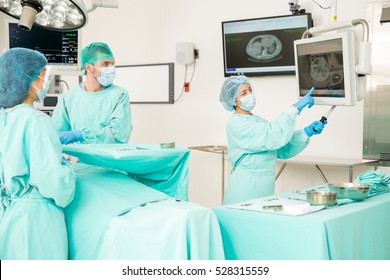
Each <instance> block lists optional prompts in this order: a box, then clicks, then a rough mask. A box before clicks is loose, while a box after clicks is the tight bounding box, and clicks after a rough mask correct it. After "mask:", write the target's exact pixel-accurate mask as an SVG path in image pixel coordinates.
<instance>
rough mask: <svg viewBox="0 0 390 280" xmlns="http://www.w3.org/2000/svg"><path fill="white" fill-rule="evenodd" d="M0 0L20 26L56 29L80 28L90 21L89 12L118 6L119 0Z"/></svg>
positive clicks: (5, 11) (2, 7)
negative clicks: (88, 4) (87, 3)
mask: <svg viewBox="0 0 390 280" xmlns="http://www.w3.org/2000/svg"><path fill="white" fill-rule="evenodd" d="M90 2H91V4H90V7H89V8H88V9H87V8H86V7H85V4H84V1H82V0H0V11H2V12H4V13H6V14H7V15H9V16H11V17H13V18H16V19H19V23H18V26H19V27H20V28H21V29H24V30H27V31H29V30H31V28H32V26H33V24H36V25H39V26H40V27H42V28H45V29H50V30H55V31H70V30H76V29H80V28H82V27H83V26H85V25H86V24H87V22H88V15H87V13H88V12H90V11H93V10H94V9H96V8H97V7H107V8H118V1H117V0H91V1H90Z"/></svg>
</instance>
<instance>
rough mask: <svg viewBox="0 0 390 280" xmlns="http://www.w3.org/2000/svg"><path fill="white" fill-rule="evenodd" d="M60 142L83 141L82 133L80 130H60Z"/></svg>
mask: <svg viewBox="0 0 390 280" xmlns="http://www.w3.org/2000/svg"><path fill="white" fill-rule="evenodd" d="M59 134H60V142H61V144H65V145H66V144H70V143H73V142H78V141H83V140H84V138H83V134H82V133H81V131H80V130H71V131H60V133H59Z"/></svg>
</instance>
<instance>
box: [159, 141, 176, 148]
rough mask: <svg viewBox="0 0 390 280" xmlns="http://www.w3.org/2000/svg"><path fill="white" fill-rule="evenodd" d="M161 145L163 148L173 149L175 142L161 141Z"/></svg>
mask: <svg viewBox="0 0 390 280" xmlns="http://www.w3.org/2000/svg"><path fill="white" fill-rule="evenodd" d="M160 147H161V149H173V148H175V142H169V143H161V144H160Z"/></svg>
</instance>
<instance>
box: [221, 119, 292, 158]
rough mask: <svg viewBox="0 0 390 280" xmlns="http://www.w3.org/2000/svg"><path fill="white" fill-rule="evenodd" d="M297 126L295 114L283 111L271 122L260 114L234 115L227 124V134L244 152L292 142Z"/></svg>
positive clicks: (281, 145)
mask: <svg viewBox="0 0 390 280" xmlns="http://www.w3.org/2000/svg"><path fill="white" fill-rule="evenodd" d="M295 127H296V121H295V115H292V114H290V113H288V112H285V113H282V114H280V115H279V117H278V118H277V119H275V120H274V121H272V122H269V121H267V120H265V119H263V118H261V117H259V116H248V115H233V116H232V119H231V121H229V123H228V125H227V136H228V140H229V143H232V144H233V145H232V146H237V147H240V149H241V150H242V153H258V152H263V151H270V150H278V149H280V148H281V147H283V146H285V145H286V144H287V143H288V142H290V140H291V138H292V137H293V135H294V131H295Z"/></svg>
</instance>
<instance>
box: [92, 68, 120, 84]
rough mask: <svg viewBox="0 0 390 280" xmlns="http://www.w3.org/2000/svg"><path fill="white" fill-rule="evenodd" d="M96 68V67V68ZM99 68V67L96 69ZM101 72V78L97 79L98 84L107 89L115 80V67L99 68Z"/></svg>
mask: <svg viewBox="0 0 390 280" xmlns="http://www.w3.org/2000/svg"><path fill="white" fill-rule="evenodd" d="M94 67H95V66H94ZM95 68H97V67H95ZM97 69H99V70H100V77H95V78H96V80H98V82H99V83H100V84H101V85H102V86H104V87H107V86H109V85H111V84H112V83H113V82H114V79H115V66H109V67H102V68H97Z"/></svg>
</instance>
